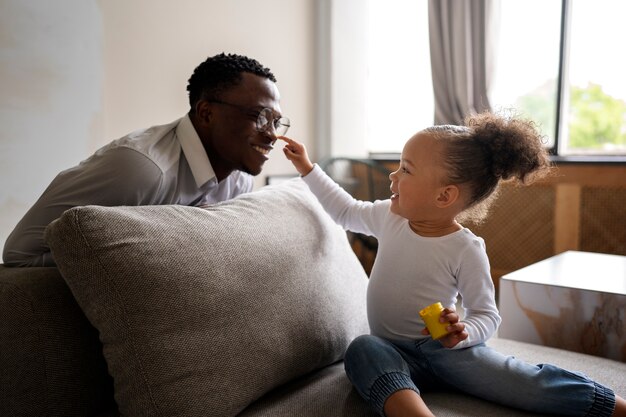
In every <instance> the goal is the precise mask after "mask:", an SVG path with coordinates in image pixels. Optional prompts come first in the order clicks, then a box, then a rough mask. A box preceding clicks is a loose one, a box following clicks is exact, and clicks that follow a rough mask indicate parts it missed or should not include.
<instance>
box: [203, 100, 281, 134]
mask: <svg viewBox="0 0 626 417" xmlns="http://www.w3.org/2000/svg"><path fill="white" fill-rule="evenodd" d="M208 101H209V103H217V104H224V105H226V106H231V107H234V108H236V109H237V110H239V111H240V112H242V113H247V114H251V113H253V112H255V111H254V110H252V109H251V108H249V107H244V106H239V105H237V104H232V103H226V102H224V101H218V100H208ZM290 123H291V122H290V121H289V118H288V117H284V116H281V117H274V111H273V110H272V109H269V108H267V107H266V108H264V109H263V110H261V111H260V112H258V114H257V116H256V130H258V131H259V132H270V133H271V131H272V130H273V131H274V134H275V135H276V136H283V135H284V134H285V133H287V130H288V129H289V127H290V126H291V124H290Z"/></svg>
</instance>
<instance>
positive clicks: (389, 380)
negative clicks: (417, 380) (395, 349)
mask: <svg viewBox="0 0 626 417" xmlns="http://www.w3.org/2000/svg"><path fill="white" fill-rule="evenodd" d="M403 389H410V390H413V391H415V392H417V393H418V394H419V390H418V389H417V387H416V386H415V384H414V383H413V381H412V380H411V377H410V376H408V375H407V374H404V373H402V372H390V373H388V374H384V375H382V376H380V377H379V378H378V379H377V380H376V382H374V385H372V388H371V389H370V403H371V404H372V406H373V407H374V409H375V410H376V411H378V413H379V414H380V415H381V416H382V415H384V413H383V407H384V406H385V401H387V398H389V396H390V395H391V394H393V393H394V392H396V391H400V390H403Z"/></svg>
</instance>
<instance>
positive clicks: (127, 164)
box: [2, 147, 163, 266]
mask: <svg viewBox="0 0 626 417" xmlns="http://www.w3.org/2000/svg"><path fill="white" fill-rule="evenodd" d="M162 182H163V172H162V171H161V169H160V168H159V167H158V166H157V165H156V164H155V163H154V162H153V161H152V160H150V159H149V158H148V157H146V156H145V155H143V154H141V153H140V152H137V151H135V150H134V149H131V148H126V147H119V148H113V149H109V150H107V151H106V152H102V153H100V154H98V153H97V154H94V155H93V156H91V157H90V158H89V159H87V160H85V161H83V162H81V163H80V164H79V165H78V166H76V167H73V168H70V169H68V170H66V171H63V172H61V173H60V174H58V175H57V176H56V178H55V179H54V180H53V181H52V183H50V185H49V186H48V188H47V189H46V190H45V191H44V192H43V194H42V195H41V197H39V199H38V200H37V201H36V202H35V204H34V205H33V206H32V207H31V208H30V210H28V212H27V213H26V214H25V215H24V217H23V218H22V219H21V220H20V222H19V223H18V224H17V226H16V227H15V229H14V230H13V232H11V234H10V235H9V237H8V239H7V241H6V243H5V246H4V251H3V255H2V258H3V262H4V263H5V265H7V266H54V265H55V263H54V259H53V257H52V256H51V254H50V249H49V248H48V246H47V245H46V244H45V242H44V240H43V234H44V230H45V228H46V227H47V226H48V224H50V223H51V222H52V221H54V220H56V219H57V218H59V217H60V216H61V214H63V212H64V211H66V210H68V209H70V208H72V207H76V206H85V205H101V206H123V205H128V206H131V205H132V206H137V205H148V204H158V203H159V199H160V196H161V194H162V193H160V189H161V187H162Z"/></svg>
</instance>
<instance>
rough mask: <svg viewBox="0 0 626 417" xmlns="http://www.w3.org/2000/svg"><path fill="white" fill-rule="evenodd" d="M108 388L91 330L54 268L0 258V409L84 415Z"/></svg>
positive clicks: (101, 402) (51, 416) (105, 401)
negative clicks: (24, 265) (11, 265)
mask: <svg viewBox="0 0 626 417" xmlns="http://www.w3.org/2000/svg"><path fill="white" fill-rule="evenodd" d="M112 395H113V383H112V380H111V378H110V377H109V375H108V374H107V370H106V363H105V362H104V357H103V356H102V345H101V343H100V341H99V340H98V332H97V331H96V329H94V328H93V327H92V326H91V325H90V324H89V322H88V321H87V319H86V318H85V315H84V314H83V312H82V311H81V310H80V308H79V307H78V305H77V304H76V301H75V300H74V298H73V297H72V294H71V293H70V290H69V288H68V287H67V285H66V284H65V282H64V281H63V279H62V278H61V275H60V274H59V271H58V270H57V269H56V268H7V267H5V266H4V265H0V416H48V417H72V416H76V417H79V416H80V417H84V416H91V415H94V414H95V413H96V412H98V411H100V410H102V409H103V408H105V407H106V406H109V405H110V404H111V403H112Z"/></svg>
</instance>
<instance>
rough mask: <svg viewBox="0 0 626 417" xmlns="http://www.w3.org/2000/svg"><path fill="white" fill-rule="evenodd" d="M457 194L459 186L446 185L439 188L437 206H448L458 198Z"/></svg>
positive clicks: (458, 194) (458, 193)
mask: <svg viewBox="0 0 626 417" xmlns="http://www.w3.org/2000/svg"><path fill="white" fill-rule="evenodd" d="M459 196H460V190H459V187H457V186H456V185H446V186H445V187H442V188H441V189H440V190H439V195H438V196H437V207H439V208H446V207H449V206H451V205H452V204H454V203H455V202H456V201H457V200H458V199H459Z"/></svg>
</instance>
